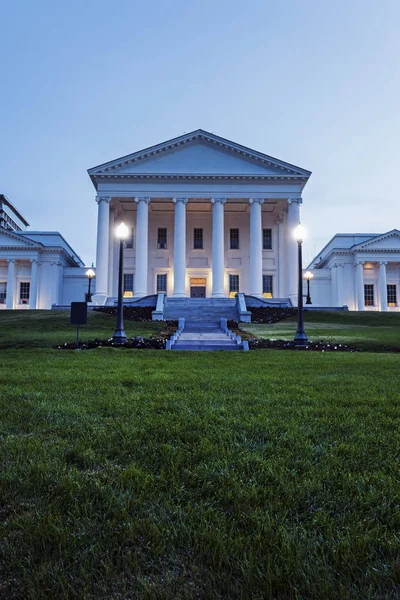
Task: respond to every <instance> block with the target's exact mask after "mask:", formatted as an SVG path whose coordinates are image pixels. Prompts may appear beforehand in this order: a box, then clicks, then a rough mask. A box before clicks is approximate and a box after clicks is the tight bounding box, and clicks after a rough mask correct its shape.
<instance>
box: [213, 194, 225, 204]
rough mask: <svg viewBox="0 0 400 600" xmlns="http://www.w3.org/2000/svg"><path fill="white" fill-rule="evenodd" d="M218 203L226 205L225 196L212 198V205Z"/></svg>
mask: <svg viewBox="0 0 400 600" xmlns="http://www.w3.org/2000/svg"><path fill="white" fill-rule="evenodd" d="M216 202H220V203H221V204H225V202H226V198H225V196H214V197H213V198H211V204H215V203H216Z"/></svg>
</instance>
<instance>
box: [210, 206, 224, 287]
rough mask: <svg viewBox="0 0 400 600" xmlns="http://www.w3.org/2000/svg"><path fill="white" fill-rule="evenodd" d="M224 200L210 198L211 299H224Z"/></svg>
mask: <svg viewBox="0 0 400 600" xmlns="http://www.w3.org/2000/svg"><path fill="white" fill-rule="evenodd" d="M225 202H226V198H222V197H220V198H211V204H212V205H213V212H212V294H211V296H212V297H213V298H224V297H225V288H224V274H225V252H224V249H225V246H224V204H225Z"/></svg>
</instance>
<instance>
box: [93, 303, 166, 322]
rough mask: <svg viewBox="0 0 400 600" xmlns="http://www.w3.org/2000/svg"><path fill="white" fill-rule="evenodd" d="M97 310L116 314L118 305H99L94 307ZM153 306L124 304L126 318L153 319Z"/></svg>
mask: <svg viewBox="0 0 400 600" xmlns="http://www.w3.org/2000/svg"><path fill="white" fill-rule="evenodd" d="M93 310H94V311H96V312H102V313H104V314H106V315H116V314H117V307H116V306H98V307H96V308H94V309H93ZM154 310H155V308H154V307H153V306H124V319H128V321H141V322H143V321H151V320H152V314H151V313H152V312H153V311H154Z"/></svg>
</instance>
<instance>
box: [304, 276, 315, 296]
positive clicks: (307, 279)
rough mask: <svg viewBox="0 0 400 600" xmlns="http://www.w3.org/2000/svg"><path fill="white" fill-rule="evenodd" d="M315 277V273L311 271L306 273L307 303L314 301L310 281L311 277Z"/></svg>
mask: <svg viewBox="0 0 400 600" xmlns="http://www.w3.org/2000/svg"><path fill="white" fill-rule="evenodd" d="M313 277H314V275H313V274H312V273H311V271H307V273H306V274H305V275H304V278H305V280H306V281H307V300H306V304H312V302H311V296H310V281H311V279H312V278H313Z"/></svg>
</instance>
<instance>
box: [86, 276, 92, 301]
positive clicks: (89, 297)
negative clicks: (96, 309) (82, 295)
mask: <svg viewBox="0 0 400 600" xmlns="http://www.w3.org/2000/svg"><path fill="white" fill-rule="evenodd" d="M91 283H92V278H91V277H89V288H88V294H87V302H91V301H92V294H91V293H90V288H91Z"/></svg>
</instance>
